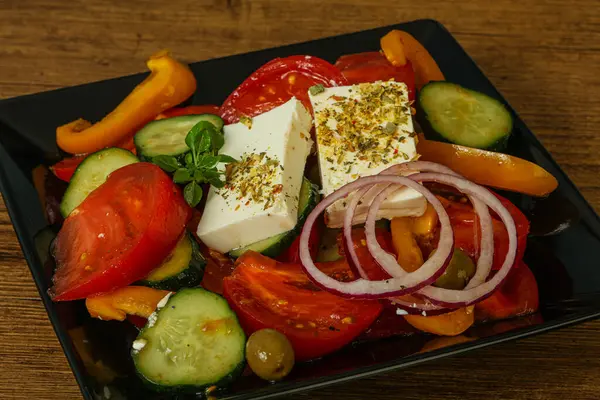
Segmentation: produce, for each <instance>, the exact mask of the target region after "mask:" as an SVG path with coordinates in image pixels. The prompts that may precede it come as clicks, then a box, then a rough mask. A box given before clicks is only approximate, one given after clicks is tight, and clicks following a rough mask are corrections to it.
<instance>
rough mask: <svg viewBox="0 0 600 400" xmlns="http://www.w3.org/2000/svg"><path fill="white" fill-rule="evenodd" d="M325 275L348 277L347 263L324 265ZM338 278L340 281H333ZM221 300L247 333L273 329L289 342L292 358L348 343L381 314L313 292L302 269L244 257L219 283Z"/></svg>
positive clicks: (370, 304) (375, 307)
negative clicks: (225, 302)
mask: <svg viewBox="0 0 600 400" xmlns="http://www.w3.org/2000/svg"><path fill="white" fill-rule="evenodd" d="M327 264H328V265H327V266H326V268H328V270H327V272H326V273H329V274H333V273H335V271H336V270H338V269H339V271H338V272H340V273H342V274H344V275H346V276H347V274H348V273H349V270H348V266H347V265H346V263H327ZM336 278H338V276H336ZM223 289H224V292H223V295H224V296H225V298H226V299H227V301H228V302H229V305H230V306H231V307H232V308H233V310H234V311H235V312H236V314H237V316H238V318H239V320H240V323H241V325H242V327H243V328H244V330H245V331H246V333H247V334H251V333H252V332H254V331H257V330H259V329H263V328H272V329H277V330H278V331H280V332H282V333H283V334H285V335H286V336H287V338H288V339H289V340H290V342H291V343H292V347H293V348H294V352H295V355H296V359H297V360H299V361H304V360H310V359H314V358H318V357H321V356H324V355H325V354H328V353H331V352H333V351H335V350H337V349H339V348H341V347H343V346H344V345H346V344H348V343H350V342H351V341H352V340H353V339H354V338H356V337H357V336H358V335H359V334H360V333H362V332H363V331H364V330H365V329H367V328H368V327H369V326H370V325H371V324H372V323H373V321H375V319H376V318H377V316H378V315H379V313H380V312H381V309H382V307H381V304H380V303H379V302H377V301H373V300H365V301H363V300H347V299H343V298H341V297H337V296H335V295H332V294H330V293H328V292H324V291H321V290H320V289H319V288H317V287H316V286H315V285H314V284H313V283H312V282H311V281H310V280H309V279H308V277H307V276H306V275H305V274H304V272H303V271H302V267H301V265H300V264H283V263H277V262H276V261H275V260H272V259H270V258H268V257H265V256H263V255H260V254H258V253H254V252H247V253H245V254H244V255H242V256H241V257H240V258H239V259H238V261H237V262H236V269H235V270H234V272H233V274H232V275H231V276H229V277H227V278H225V280H224V282H223Z"/></svg>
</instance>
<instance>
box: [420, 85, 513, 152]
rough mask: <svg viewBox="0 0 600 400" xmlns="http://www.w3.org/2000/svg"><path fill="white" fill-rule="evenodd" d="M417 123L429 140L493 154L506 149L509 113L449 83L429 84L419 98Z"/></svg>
mask: <svg viewBox="0 0 600 400" xmlns="http://www.w3.org/2000/svg"><path fill="white" fill-rule="evenodd" d="M418 106H419V111H421V112H418V113H417V115H418V116H419V122H420V123H421V126H422V127H423V130H424V132H425V135H426V136H428V137H429V138H431V139H437V140H442V141H447V142H450V143H454V144H459V145H462V146H468V147H475V148H478V149H486V150H493V151H502V150H504V149H506V145H507V143H508V138H509V137H510V134H511V132H512V128H513V119H512V116H511V115H510V112H509V111H508V110H507V109H506V107H505V106H504V105H503V104H502V103H500V102H499V101H498V100H496V99H493V98H491V97H489V96H487V95H485V94H483V93H479V92H476V91H474V90H470V89H466V88H463V87H462V86H460V85H457V84H455V83H450V82H431V83H428V84H427V85H425V86H423V88H422V89H421V91H420V92H419V96H418Z"/></svg>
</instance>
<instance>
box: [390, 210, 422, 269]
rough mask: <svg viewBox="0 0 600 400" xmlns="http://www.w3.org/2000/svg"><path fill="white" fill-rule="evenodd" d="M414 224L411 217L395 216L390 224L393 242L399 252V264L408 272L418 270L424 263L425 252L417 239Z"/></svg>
mask: <svg viewBox="0 0 600 400" xmlns="http://www.w3.org/2000/svg"><path fill="white" fill-rule="evenodd" d="M412 225H413V221H412V218H411V217H400V218H394V219H392V222H391V224H390V229H391V231H392V243H393V244H394V249H396V254H398V264H400V265H401V266H402V269H404V270H405V271H406V272H413V271H416V270H417V269H419V268H420V267H421V265H423V253H421V249H420V248H419V245H418V244H417V241H416V240H415V236H414V234H413V231H412Z"/></svg>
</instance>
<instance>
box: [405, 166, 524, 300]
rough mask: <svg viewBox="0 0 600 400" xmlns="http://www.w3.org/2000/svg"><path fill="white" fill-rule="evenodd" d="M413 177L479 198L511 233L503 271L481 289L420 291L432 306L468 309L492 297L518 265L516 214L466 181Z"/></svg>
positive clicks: (447, 178) (447, 176)
mask: <svg viewBox="0 0 600 400" xmlns="http://www.w3.org/2000/svg"><path fill="white" fill-rule="evenodd" d="M411 178H413V179H415V180H419V181H433V182H437V183H442V184H445V185H450V186H454V187H455V188H457V189H458V190H460V191H461V192H463V193H465V194H467V195H470V196H473V197H477V198H478V199H479V200H481V201H482V202H483V203H485V204H486V205H487V206H488V207H489V208H491V209H492V210H493V211H494V212H496V214H497V215H498V217H500V220H501V221H502V222H503V223H504V225H505V227H506V231H507V233H508V251H507V252H506V257H505V259H504V262H503V264H502V266H501V267H500V270H498V272H497V273H496V274H495V275H494V277H493V278H492V279H490V280H489V281H487V282H484V283H481V284H479V285H477V286H474V287H470V288H465V289H463V290H450V289H443V288H438V287H434V286H428V287H426V288H423V289H422V290H420V291H419V293H420V294H421V295H423V296H425V297H427V298H428V299H429V300H431V302H432V303H434V304H437V305H440V306H446V307H447V306H460V307H464V306H468V305H471V304H474V303H477V302H479V301H481V300H483V299H485V298H487V297H489V296H490V295H491V294H492V293H493V292H494V290H496V288H498V287H499V286H500V285H501V284H502V282H503V281H504V279H506V277H507V276H508V274H509V272H510V270H511V269H512V267H513V265H514V262H515V258H516V255H517V228H516V226H515V221H514V220H513V217H512V215H511V214H510V212H509V211H508V210H507V209H506V208H505V207H504V206H503V205H502V203H501V202H500V200H498V198H497V197H496V196H494V195H493V194H492V193H491V192H490V191H489V190H488V189H486V188H484V187H482V186H479V185H477V184H474V183H472V182H469V181H467V180H466V179H464V178H459V177H454V176H449V175H441V174H432V173H422V174H418V175H414V176H413V177H411Z"/></svg>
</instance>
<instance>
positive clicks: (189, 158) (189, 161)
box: [185, 152, 194, 167]
mask: <svg viewBox="0 0 600 400" xmlns="http://www.w3.org/2000/svg"><path fill="white" fill-rule="evenodd" d="M185 165H187V166H188V167H189V166H190V165H194V157H193V156H192V153H189V152H188V153H187V154H186V155H185Z"/></svg>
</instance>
